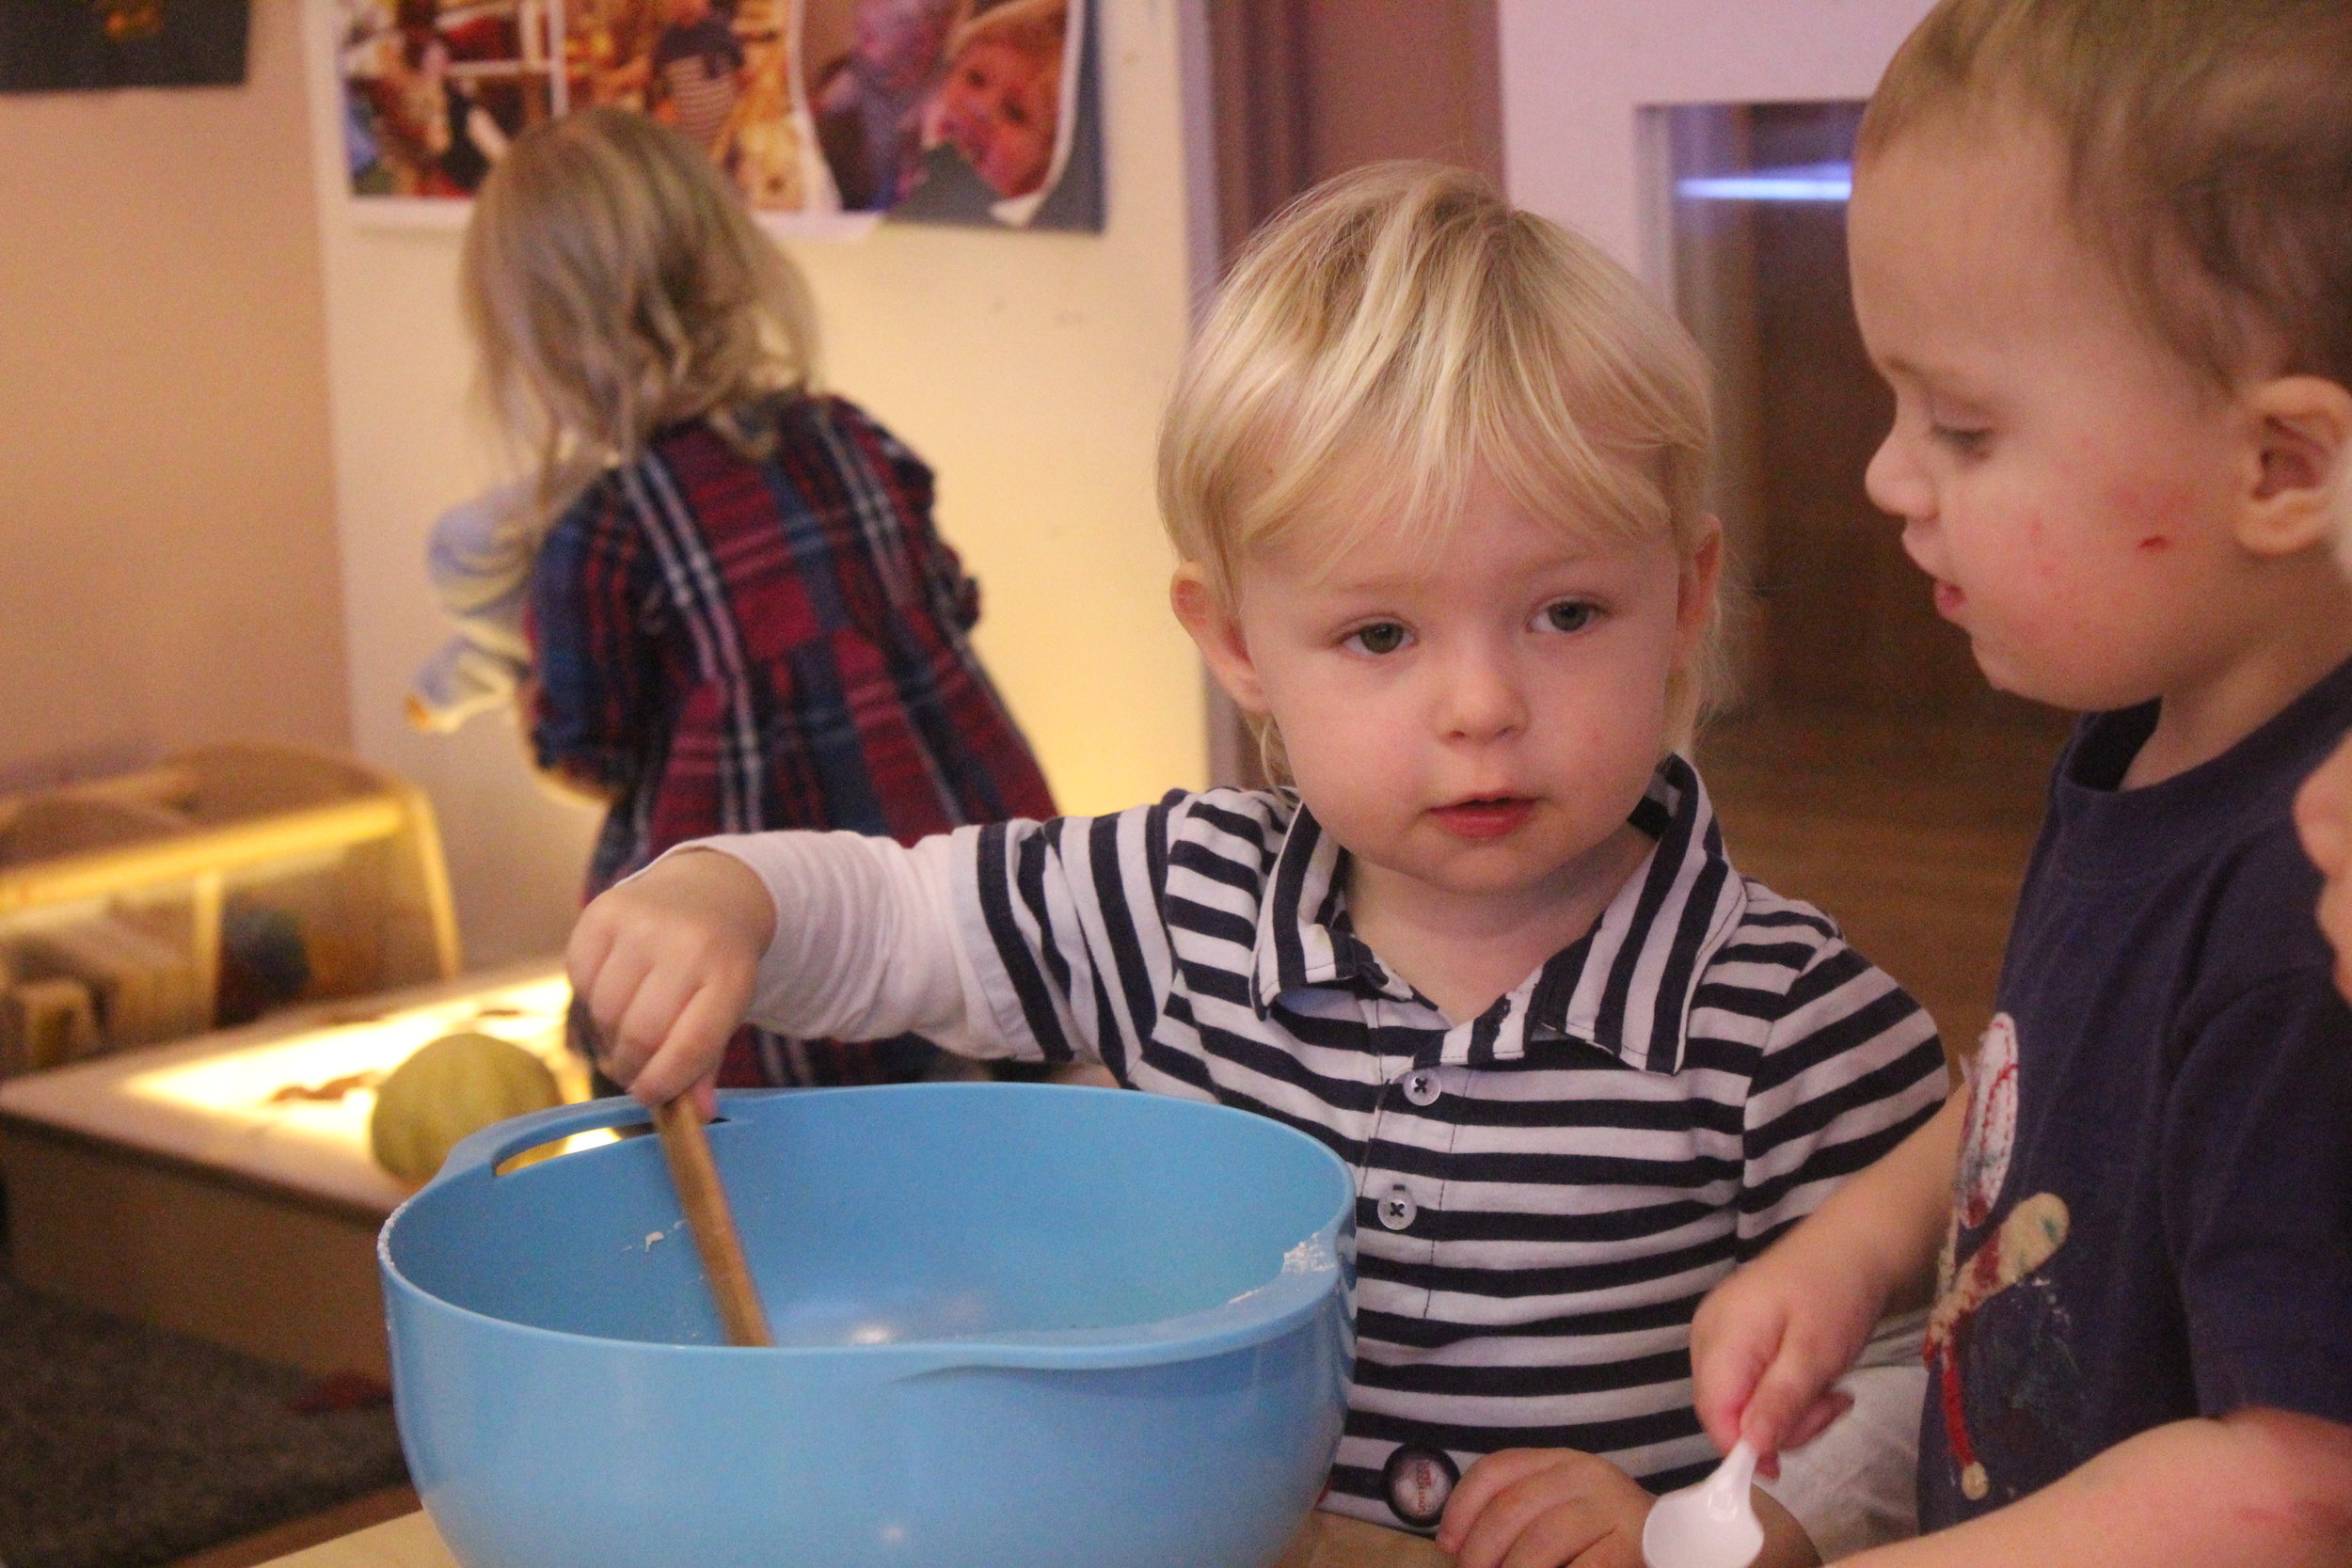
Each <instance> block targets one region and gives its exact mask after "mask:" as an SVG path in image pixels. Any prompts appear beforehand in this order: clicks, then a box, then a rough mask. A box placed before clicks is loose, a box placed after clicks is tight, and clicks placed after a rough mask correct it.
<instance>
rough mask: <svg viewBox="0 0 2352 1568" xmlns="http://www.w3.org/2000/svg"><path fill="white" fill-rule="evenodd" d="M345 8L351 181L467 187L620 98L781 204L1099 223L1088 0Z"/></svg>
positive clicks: (765, 206) (439, 191) (396, 1)
mask: <svg viewBox="0 0 2352 1568" xmlns="http://www.w3.org/2000/svg"><path fill="white" fill-rule="evenodd" d="M338 4H339V5H340V6H341V7H342V14H341V36H340V39H339V47H338V69H339V71H340V74H341V77H342V89H343V90H342V109H343V127H342V129H343V143H344V150H345V152H346V155H347V159H348V164H349V171H350V179H351V190H352V194H353V195H354V196H355V197H358V198H423V199H426V200H435V199H459V200H462V199H463V198H466V197H468V196H469V195H471V194H472V193H473V191H474V190H475V189H476V188H477V187H478V186H479V185H480V184H481V182H482V180H483V178H484V176H485V175H486V174H487V173H488V172H489V170H490V168H491V166H493V165H495V164H496V163H497V162H498V160H499V158H500V157H501V156H502V155H503V154H504V152H505V150H506V147H507V145H508V144H509V143H510V142H512V141H513V139H514V138H515V137H516V136H517V135H521V134H522V133H523V132H524V131H525V130H527V129H528V128H530V127H531V126H532V125H534V124H536V123H538V122H539V121H541V120H544V119H548V118H550V117H557V116H562V115H564V114H567V113H569V112H570V111H572V110H573V109H577V108H581V107H585V106H587V105H590V104H618V105H621V106H623V107H626V108H630V109H635V110H638V111H639V112H641V113H644V114H648V115H651V116H653V117H654V118H656V119H660V120H662V121H664V122H665V123H667V124H670V125H673V126H675V127H676V128H677V130H678V131H679V132H681V133H682V134H684V135H686V136H688V137H689V138H690V139H691V140H693V141H694V142H696V143H697V144H699V145H701V146H703V147H705V148H707V149H708V150H709V152H710V155H711V157H712V158H713V159H714V160H715V161H716V162H717V163H718V164H719V166H721V167H722V168H723V169H725V170H726V171H727V173H728V175H729V176H730V177H731V178H733V179H734V181H735V182H736V183H737V184H738V186H739V187H740V188H741V190H742V192H743V194H744V196H745V198H747V199H748V200H749V201H750V202H751V204H752V205H753V206H754V207H755V208H756V209H758V210H759V211H760V212H762V213H763V214H771V215H773V216H775V217H778V218H781V219H785V220H789V219H791V218H793V217H795V216H803V217H807V218H810V219H813V220H830V221H836V222H837V221H839V220H842V219H843V218H845V217H846V216H849V215H851V214H869V218H868V221H871V220H872V219H875V218H885V219H888V220H891V221H897V222H922V223H956V224H969V225H977V226H981V227H994V228H1010V229H1074V230H1099V229H1100V228H1101V227H1102V214H1103V194H1102V152H1101V147H1102V130H1101V125H1100V123H1099V122H1100V119H1101V109H1100V89H1099V87H1098V85H1097V82H1096V74H1097V71H1096V63H1095V62H1096V52H1095V49H1094V45H1093V42H1092V40H1090V39H1089V37H1088V36H1087V35H1088V33H1089V25H1088V24H1089V22H1090V21H1091V17H1090V15H1089V0H338ZM789 226H790V225H789V222H788V221H787V224H786V227H787V228H788V227H789Z"/></svg>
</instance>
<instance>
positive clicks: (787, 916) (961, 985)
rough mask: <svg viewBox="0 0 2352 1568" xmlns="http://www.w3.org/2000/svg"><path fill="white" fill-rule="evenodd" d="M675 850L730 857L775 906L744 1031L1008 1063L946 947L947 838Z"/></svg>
mask: <svg viewBox="0 0 2352 1568" xmlns="http://www.w3.org/2000/svg"><path fill="white" fill-rule="evenodd" d="M680 847H681V848H685V847H692V848H702V849H716V850H719V851H721V852H722V853H724V854H727V855H731V856H733V857H734V858H735V859H736V860H738V861H740V862H741V863H743V864H744V865H745V866H747V867H748V868H750V870H751V872H752V874H753V875H754V876H755V877H757V878H758V879H760V882H761V884H762V885H764V886H765V887H766V888H767V889H768V897H769V900H770V901H771V903H772V904H773V905H774V906H775V911H776V933H775V936H774V938H773V939H772V940H771V941H770V942H769V944H768V951H767V952H766V953H765V954H764V955H762V957H761V958H760V963H759V989H758V990H757V991H756V992H755V994H754V996H753V998H752V1005H751V1008H750V1011H749V1013H748V1014H747V1015H746V1016H747V1017H748V1018H749V1019H750V1021H751V1022H754V1023H756V1024H759V1025H761V1026H762V1027H764V1028H768V1029H772V1030H774V1031H776V1032H777V1033H778V1034H784V1035H791V1036H794V1037H799V1038H803V1039H815V1038H833V1039H885V1038H888V1037H891V1036H893V1035H906V1034H916V1035H922V1036H924V1037H927V1038H929V1039H930V1040H932V1041H933V1042H934V1043H936V1044H938V1045H940V1046H942V1047H944V1048H945V1049H946V1050H949V1051H952V1052H954V1053H957V1054H958V1055H961V1056H977V1057H998V1056H1006V1055H1009V1054H1011V1052H1012V1047H1011V1045H1010V1044H1009V1042H1008V1041H1006V1040H1005V1039H1004V1038H1003V1037H1002V1036H1001V1035H1000V1034H999V1033H998V1032H997V1031H996V1030H995V1029H994V1028H993V1024H992V1020H991V1017H990V1013H989V1008H988V1005H987V1002H986V1000H985V998H984V997H983V995H982V993H981V991H980V989H979V979H978V976H977V974H976V973H975V971H974V970H973V967H972V963H971V959H970V958H969V957H968V956H967V955H966V954H965V953H964V951H963V947H962V944H961V942H958V941H957V940H956V925H955V914H954V908H953V902H952V899H953V895H952V894H951V893H950V891H949V889H950V886H951V881H950V879H951V875H952V873H951V867H952V865H953V863H954V861H955V857H956V854H957V848H956V845H955V841H954V840H953V839H952V838H951V837H948V836H946V835H942V836H939V837H934V838H929V839H925V840H924V841H923V842H921V843H920V844H917V845H916V846H914V847H913V848H911V849H910V848H908V847H904V846H902V845H899V844H896V843H894V842H892V841H891V840H889V839H886V838H872V837H868V836H866V834H863V833H853V832H767V833H727V834H723V835H721V836H718V837H715V838H705V839H697V840H695V841H694V843H693V844H692V845H691V846H680ZM673 852H674V853H675V851H673ZM964 853H966V854H968V853H969V850H965V851H964Z"/></svg>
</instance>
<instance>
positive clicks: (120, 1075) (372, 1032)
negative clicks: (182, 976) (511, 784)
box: [0, 962, 611, 1209]
mask: <svg viewBox="0 0 2352 1568" xmlns="http://www.w3.org/2000/svg"><path fill="white" fill-rule="evenodd" d="M570 998H571V988H570V986H569V985H568V984H567V983H566V982H565V980H564V974H563V971H562V970H561V969H560V968H557V967H556V966H555V965H554V964H552V963H548V962H539V963H534V964H531V965H527V966H523V967H521V968H520V969H517V970H509V971H506V972H504V973H502V974H491V975H484V976H473V977H469V978H467V979H464V980H458V981H453V982H445V983H442V984H439V985H435V986H430V987H422V988H419V989H417V990H412V991H407V992H396V993H393V994H390V995H387V996H383V997H379V998H373V999H360V1000H357V1001H353V1002H347V1003H341V1004H335V1005H330V1006H322V1007H318V1008H315V1009H311V1010H310V1011H308V1012H305V1013H302V1014H298V1015H294V1016H292V1017H290V1018H285V1019H279V1020H264V1021H263V1022H261V1023H258V1024H255V1025H252V1026H250V1027H248V1028H245V1029H240V1030H231V1031H228V1032H224V1033H222V1034H219V1035H211V1036H205V1037H200V1038H198V1039H192V1040H183V1041H180V1042H178V1043H175V1044H172V1045H166V1046H157V1047H153V1048H150V1049H147V1050H140V1051H128V1052H119V1053H112V1054H109V1055H106V1056H102V1057H98V1058H94V1059H92V1060H90V1061H88V1062H85V1063H80V1064H77V1065H75V1066H73V1067H70V1068H62V1069H56V1070H54V1071H50V1072H41V1073H34V1074H30V1075H27V1076H25V1077H22V1078H16V1079H11V1080H9V1081H8V1083H6V1084H0V1111H5V1112H8V1113H9V1114H11V1115H13V1116H16V1117H23V1118H25V1119H28V1120H34V1121H40V1122H46V1123H49V1124H51V1125H54V1126H60V1127H68V1128H72V1129H74V1130H75V1131H78V1132H86V1133H88V1134H91V1135H94V1136H97V1137H99V1138H102V1139H104V1140H106V1141H109V1142H115V1143H119V1144H123V1145H126V1146H129V1147H132V1148H147V1149H151V1150H154V1151H156V1152H159V1153H163V1154H168V1155H172V1156H175V1157H178V1158H182V1159H187V1160H193V1161H196V1162H198V1163H199V1164H209V1165H214V1166H217V1167H219V1168H222V1169H225V1170H230V1171H236V1172H240V1173H243V1174H245V1175H248V1176H254V1177H260V1178H262V1179H264V1180H270V1181H273V1182H277V1183H279V1184H283V1185H286V1186H291V1187H294V1188H296V1189H298V1190H301V1191H305V1192H310V1193H315V1194H318V1195H320V1196H326V1197H333V1198H339V1199H342V1200H346V1201H352V1202H358V1203H362V1204H366V1205H368V1206H370V1207H381V1208H385V1209H389V1208H390V1207H391V1206H392V1205H393V1204H394V1203H397V1202H398V1201H399V1200H400V1198H401V1197H402V1196H405V1191H406V1189H405V1187H404V1186H403V1185H402V1184H401V1183H400V1182H398V1181H397V1180H394V1179H393V1178H392V1177H391V1176H390V1175H389V1173H388V1172H386V1171H384V1170H383V1169H381V1168H380V1167H378V1166H377V1165H376V1164H375V1163H374V1161H373V1158H372V1157H371V1156H370V1154H369V1151H368V1118H369V1117H370V1116H371V1115H372V1114H373V1111H374V1109H375V1092H374V1085H376V1084H377V1083H380V1082H382V1080H383V1078H384V1077H385V1075H386V1074H388V1073H389V1072H390V1071H391V1070H392V1069H394V1068H396V1067H398V1066H399V1065H400V1064H401V1063H402V1062H403V1061H404V1060H405V1059H406V1058H407V1057H408V1055H409V1054H410V1053H412V1052H414V1051H416V1050H417V1049H419V1048H420V1047H421V1046H423V1045H425V1044H427V1043H429V1042H431V1041H433V1040H435V1039H437V1038H439V1037H441V1036H443V1035H448V1034H453V1033H456V1032H458V1031H460V1030H473V1031H477V1032H479V1033H482V1034H485V1035H494V1036H497V1037H500V1038H501V1039H507V1040H512V1041H513V1042H514V1043H516V1045H519V1046H522V1047H523V1048H524V1049H526V1050H528V1051H530V1052H532V1053H533V1054H534V1055H536V1056H538V1057H539V1058H540V1060H542V1061H544V1062H546V1063H547V1064H548V1067H549V1068H550V1069H553V1070H554V1072H555V1075H556V1082H557V1083H558V1084H559V1085H562V1087H563V1089H564V1097H565V1098H566V1099H569V1100H580V1099H585V1098H586V1096H587V1087H588V1085H587V1082H586V1072H585V1069H583V1067H582V1066H581V1064H580V1062H579V1061H578V1060H577V1059H575V1058H574V1057H573V1056H572V1055H571V1053H569V1052H568V1051H566V1050H565V1048H564V1010H565V1008H566V1007H567V1006H568V1005H569V1002H570ZM610 1136H611V1134H609V1133H589V1134H582V1135H581V1137H580V1138H579V1139H575V1140H572V1141H571V1143H570V1145H569V1147H580V1146H581V1145H582V1144H584V1143H586V1142H592V1141H594V1142H601V1141H604V1140H605V1139H606V1138H608V1137H610Z"/></svg>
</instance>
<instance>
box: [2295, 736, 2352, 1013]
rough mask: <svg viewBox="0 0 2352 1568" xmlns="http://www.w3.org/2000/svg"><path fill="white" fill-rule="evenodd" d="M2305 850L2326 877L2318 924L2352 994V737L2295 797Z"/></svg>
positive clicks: (2340, 981)
mask: <svg viewBox="0 0 2352 1568" xmlns="http://www.w3.org/2000/svg"><path fill="white" fill-rule="evenodd" d="M2295 825H2296V828H2298V829H2300V830H2301V832H2302V835H2303V849H2304V852H2305V853H2306V854H2308V855H2310V856H2311V857H2312V864H2313V865H2316V866H2318V867H2319V870H2320V874H2321V875H2322V876H2324V877H2326V878H2327V879H2328V885H2327V887H2326V888H2325V889H2324V890H2323V891H2322V892H2321V894H2320V896H2319V927H2320V929H2321V930H2323V931H2325V932H2326V933H2327V934H2328V941H2329V942H2332V943H2334V944H2335V949H2336V987H2337V989H2338V990H2342V991H2343V992H2344V995H2346V996H2348V997H2352V740H2346V741H2345V742H2344V744H2343V745H2341V746H2339V747H2337V748H2336V751H2335V753H2334V754H2333V755H2332V756H2330V757H2328V760H2327V761H2326V762H2323V763H2321V764H2320V765H2319V767H2318V768H2317V769H2316V770H2314V771H2313V772H2312V776H2311V777H2310V778H2308V779H2306V780H2304V781H2303V787H2302V788H2301V789H2300V790H2299V791H2297V792H2296V797H2295Z"/></svg>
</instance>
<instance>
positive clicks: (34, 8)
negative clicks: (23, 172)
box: [0, 0, 248, 92]
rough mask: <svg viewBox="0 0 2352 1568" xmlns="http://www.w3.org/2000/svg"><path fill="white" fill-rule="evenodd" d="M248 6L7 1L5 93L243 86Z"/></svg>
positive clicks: (159, 0)
mask: <svg viewBox="0 0 2352 1568" xmlns="http://www.w3.org/2000/svg"><path fill="white" fill-rule="evenodd" d="M247 20H248V8H247V4H246V0H40V3H39V4H33V3H30V0H5V3H0V92H80V91H89V90H95V89H103V88H108V87H234V86H236V85H237V84H238V83H240V82H242V81H244V80H245V54H246V24H247Z"/></svg>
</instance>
